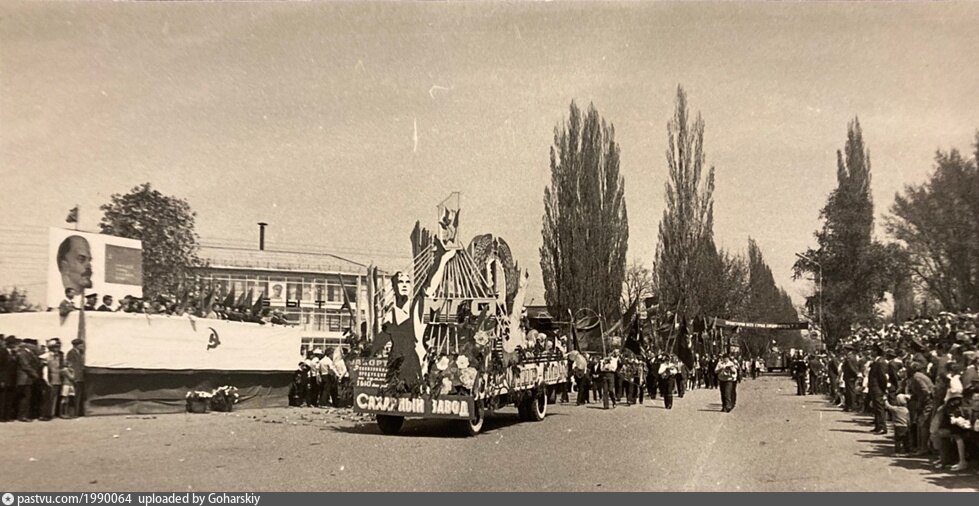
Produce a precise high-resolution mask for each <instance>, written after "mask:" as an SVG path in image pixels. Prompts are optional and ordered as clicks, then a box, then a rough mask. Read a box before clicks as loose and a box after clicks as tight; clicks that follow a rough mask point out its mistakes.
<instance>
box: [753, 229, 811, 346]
mask: <svg viewBox="0 0 979 506" xmlns="http://www.w3.org/2000/svg"><path fill="white" fill-rule="evenodd" d="M747 300H748V302H747V304H746V308H745V318H747V319H748V320H750V321H754V322H761V323H783V322H794V321H798V318H799V315H798V313H797V312H796V310H795V307H794V306H793V305H792V299H791V298H790V297H789V295H788V294H787V293H785V290H782V289H780V288H779V287H778V286H777V285H776V284H775V277H774V276H773V275H772V269H771V267H769V266H768V264H767V263H766V262H765V258H764V256H763V255H762V253H761V249H760V248H759V247H758V243H756V242H755V240H754V239H751V238H750V237H749V238H748V296H747ZM744 339H745V342H746V344H747V345H748V347H749V349H750V350H751V352H752V353H754V354H761V353H762V352H764V351H765V350H766V349H767V348H768V345H769V343H771V342H772V341H775V343H776V345H777V346H779V348H782V349H785V348H792V347H800V346H799V345H800V344H801V339H802V336H801V334H800V332H799V331H785V330H770V329H745V330H744Z"/></svg>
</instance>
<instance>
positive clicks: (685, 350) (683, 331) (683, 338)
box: [676, 316, 694, 369]
mask: <svg viewBox="0 0 979 506" xmlns="http://www.w3.org/2000/svg"><path fill="white" fill-rule="evenodd" d="M677 344H678V345H679V346H677V350H676V354H677V356H678V357H680V361H681V362H683V364H684V365H686V366H687V368H688V369H693V366H694V356H693V346H692V343H691V338H690V332H689V330H688V328H687V317H686V316H684V317H683V323H681V324H680V332H679V334H678V335H677Z"/></svg>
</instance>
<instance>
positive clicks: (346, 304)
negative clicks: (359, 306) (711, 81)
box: [338, 274, 354, 316]
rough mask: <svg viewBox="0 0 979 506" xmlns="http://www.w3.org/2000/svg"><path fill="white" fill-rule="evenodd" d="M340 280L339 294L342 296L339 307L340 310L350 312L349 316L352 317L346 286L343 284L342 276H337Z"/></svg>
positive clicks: (352, 312)
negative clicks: (341, 302)
mask: <svg viewBox="0 0 979 506" xmlns="http://www.w3.org/2000/svg"><path fill="white" fill-rule="evenodd" d="M338 277H339V278H340V293H341V294H343V304H342V305H341V306H340V310H341V311H343V310H344V309H346V310H347V311H349V312H350V316H353V315H354V310H353V307H352V306H351V304H350V296H349V295H347V285H344V284H343V275H342V274H341V275H339V276H338Z"/></svg>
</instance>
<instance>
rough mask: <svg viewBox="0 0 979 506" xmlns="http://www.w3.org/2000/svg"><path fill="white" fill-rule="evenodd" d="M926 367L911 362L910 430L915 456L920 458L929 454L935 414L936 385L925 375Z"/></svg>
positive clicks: (909, 391) (909, 390) (920, 363)
mask: <svg viewBox="0 0 979 506" xmlns="http://www.w3.org/2000/svg"><path fill="white" fill-rule="evenodd" d="M925 367H927V366H926V364H924V363H922V362H919V361H916V360H913V361H911V372H912V376H911V379H910V381H909V382H908V393H910V394H911V399H910V401H909V402H908V411H909V412H910V415H911V420H910V421H911V426H910V430H911V432H912V434H913V436H914V437H913V441H914V444H915V447H916V451H915V455H919V456H920V455H925V454H927V453H928V433H929V430H930V427H931V417H932V415H934V413H935V403H934V397H933V396H934V393H935V384H934V383H933V382H932V381H931V378H930V377H928V375H927V374H925Z"/></svg>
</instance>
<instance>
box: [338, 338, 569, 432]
mask: <svg viewBox="0 0 979 506" xmlns="http://www.w3.org/2000/svg"><path fill="white" fill-rule="evenodd" d="M386 375H387V359H368V360H365V361H362V362H361V363H360V365H359V367H358V368H357V370H356V372H355V374H354V376H355V377H354V411H355V412H358V413H371V414H373V415H375V416H376V418H377V425H378V427H379V428H380V429H381V432H383V433H385V434H397V433H398V432H399V431H400V430H401V427H402V425H403V424H404V421H405V419H406V418H439V419H444V420H448V421H453V422H454V423H455V424H456V425H457V426H458V428H459V429H460V430H461V432H462V433H463V434H465V435H469V436H475V435H476V434H478V433H479V432H480V431H481V430H482V428H483V422H484V420H485V418H486V416H489V415H491V414H492V413H493V412H495V411H497V410H499V409H501V408H505V407H508V406H516V407H517V410H518V413H519V416H520V419H521V420H524V421H533V422H537V421H541V420H543V419H544V417H545V416H546V415H547V399H548V395H549V393H550V392H551V391H552V390H553V389H556V388H559V387H560V386H561V385H562V384H564V383H567V382H568V366H567V361H566V359H565V358H564V357H563V356H554V357H541V358H539V359H536V358H535V359H529V360H524V361H521V362H520V363H517V364H515V365H513V366H512V367H508V368H507V369H506V370H505V371H503V372H501V373H489V372H484V373H483V374H482V375H481V376H480V377H479V378H477V379H476V383H477V384H478V385H477V387H476V391H475V392H473V393H450V394H442V395H439V394H436V393H433V392H432V391H428V392H423V393H419V394H401V395H388V394H385V393H384V386H385V377H386Z"/></svg>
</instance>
